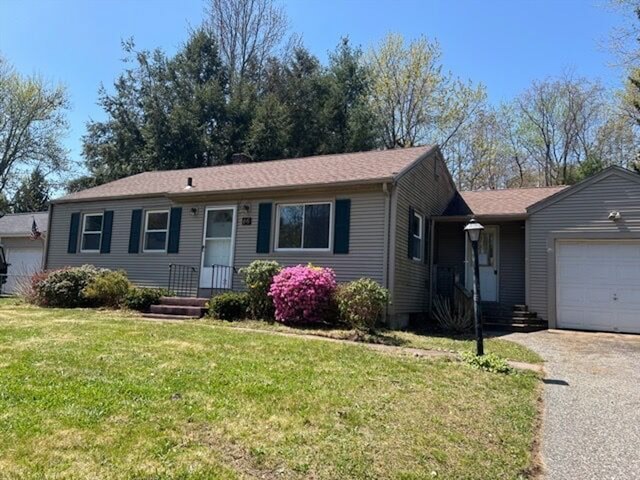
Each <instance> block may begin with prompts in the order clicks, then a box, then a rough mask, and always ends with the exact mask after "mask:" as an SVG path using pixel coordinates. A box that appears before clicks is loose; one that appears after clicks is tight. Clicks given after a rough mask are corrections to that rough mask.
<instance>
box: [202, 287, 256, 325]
mask: <svg viewBox="0 0 640 480" xmlns="http://www.w3.org/2000/svg"><path fill="white" fill-rule="evenodd" d="M248 307H249V295H248V293H246V292H227V293H222V294H220V295H216V296H215V297H213V298H212V299H211V300H210V301H209V316H210V317H212V318H217V319H218V320H229V321H231V320H242V319H243V318H246V317H247V309H248Z"/></svg>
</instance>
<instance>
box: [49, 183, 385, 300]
mask: <svg viewBox="0 0 640 480" xmlns="http://www.w3.org/2000/svg"><path fill="white" fill-rule="evenodd" d="M360 190H361V189H360ZM336 198H348V199H350V200H351V222H350V242H349V243H350V247H349V253H348V254H340V255H335V254H333V252H332V251H331V252H303V251H301V252H274V250H273V248H274V244H275V239H274V236H275V221H276V220H275V215H276V205H277V203H279V202H286V203H298V202H311V201H330V202H332V203H333V202H334V201H335V199H336ZM262 202H272V203H273V212H272V213H273V218H272V221H271V253H270V254H257V253H256V241H257V225H258V205H259V204H260V203H262ZM245 204H248V205H249V206H250V209H249V213H248V214H243V212H242V211H241V208H240V206H241V205H245ZM222 205H224V206H236V207H237V225H236V242H235V252H234V266H235V267H236V268H238V269H239V268H241V267H244V266H246V265H248V264H249V263H251V262H252V261H253V260H255V259H270V260H276V261H278V262H279V263H281V264H282V265H285V266H288V265H297V264H305V265H306V264H307V263H310V262H311V263H314V264H315V265H318V266H323V267H330V268H333V269H334V270H335V272H336V276H337V279H338V281H341V282H343V281H349V280H354V279H358V278H361V277H370V278H373V279H374V280H376V281H378V282H380V283H382V282H383V281H384V269H383V265H384V261H383V259H384V205H385V197H384V194H383V193H382V187H381V186H376V187H375V191H374V190H373V187H372V188H369V189H367V191H357V192H353V191H339V192H336V191H333V192H327V193H326V194H314V195H313V196H311V195H291V194H289V195H273V196H271V197H265V198H260V199H253V200H243V199H239V198H234V199H229V200H228V201H220V200H216V201H212V202H207V201H199V202H198V203H185V204H182V203H181V204H177V203H174V202H172V201H170V200H169V199H167V198H140V199H123V200H117V199H116V200H107V201H100V202H75V203H62V204H54V206H53V210H52V217H51V238H50V244H49V251H48V255H47V257H48V262H47V268H49V269H55V268H62V267H65V266H78V265H83V264H93V265H96V266H98V267H102V268H110V269H124V270H126V271H127V273H128V275H129V277H130V279H131V280H132V281H133V282H134V283H135V284H138V285H143V286H159V287H166V286H167V281H168V272H169V264H171V263H176V264H183V265H190V266H193V267H196V268H197V269H198V270H200V265H201V261H202V259H201V251H202V248H201V247H202V241H203V228H204V218H205V210H206V207H213V206H222ZM172 206H173V207H175V206H180V207H182V224H181V231H180V251H179V253H178V254H167V253H138V254H129V253H128V246H129V232H130V228H131V212H132V210H134V209H139V208H142V209H145V210H150V209H159V208H167V209H168V208H171V207H172ZM192 208H195V209H196V211H197V213H196V215H193V214H192V211H191V210H192ZM104 210H113V211H114V219H113V230H112V240H111V253H108V254H99V253H75V254H68V253H67V243H68V238H69V226H70V220H71V214H72V213H74V212H80V213H92V212H100V211H104ZM243 217H244V218H247V217H250V218H251V224H250V225H243V224H242V218H243ZM331 242H333V238H332V239H331ZM242 287H243V285H242V281H241V279H240V277H239V275H234V278H233V288H234V289H241V288H242ZM208 293H209V290H202V291H200V294H201V295H207V294H208Z"/></svg>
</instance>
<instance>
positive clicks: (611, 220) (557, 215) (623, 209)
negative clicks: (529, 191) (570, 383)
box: [526, 167, 640, 333]
mask: <svg viewBox="0 0 640 480" xmlns="http://www.w3.org/2000/svg"><path fill="white" fill-rule="evenodd" d="M527 211H528V213H529V217H528V219H527V223H526V230H527V245H526V251H527V261H526V266H527V272H526V281H527V288H526V291H527V303H528V305H529V306H530V308H531V309H532V310H533V311H536V312H538V315H539V316H540V317H541V318H545V319H547V320H548V322H549V327H550V328H570V329H579V330H601V331H612V332H627V333H640V175H638V174H635V173H633V172H630V171H628V170H625V169H622V168H618V167H611V168H608V169H607V170H605V171H603V172H601V173H600V174H598V175H595V176H594V177H591V178H589V179H588V180H585V181H584V182H581V183H579V184H577V185H574V186H572V187H570V188H567V189H565V190H563V191H561V192H559V193H557V194H555V195H553V196H551V197H549V198H547V199H545V200H543V201H542V202H540V203H537V204H535V205H532V206H531V207H529V208H528V209H527Z"/></svg>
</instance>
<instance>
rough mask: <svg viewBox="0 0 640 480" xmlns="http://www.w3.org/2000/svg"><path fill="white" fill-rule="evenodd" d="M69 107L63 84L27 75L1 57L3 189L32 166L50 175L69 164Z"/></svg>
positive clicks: (0, 174) (0, 188) (0, 190)
mask: <svg viewBox="0 0 640 480" xmlns="http://www.w3.org/2000/svg"><path fill="white" fill-rule="evenodd" d="M67 107H68V100H67V95H66V91H65V89H64V88H63V87H62V86H50V85H48V84H47V82H45V81H44V80H43V79H42V78H40V77H35V76H32V77H24V76H22V75H20V74H18V73H17V72H16V71H15V70H14V69H13V68H12V67H11V66H10V65H9V64H8V63H7V61H6V60H4V59H3V58H2V57H0V193H3V192H4V191H5V188H6V187H8V186H13V185H11V182H12V180H15V179H17V178H19V177H20V176H21V175H23V174H25V173H26V171H28V170H29V169H31V168H33V167H38V168H39V169H40V171H41V172H43V173H44V174H47V175H48V174H51V173H54V172H57V171H60V170H61V169H62V168H64V167H65V166H66V163H67V151H66V150H65V149H64V148H63V146H62V145H61V143H60V139H61V138H62V136H63V135H64V133H65V132H66V129H67V123H66V119H65V116H64V110H65V109H66V108H67Z"/></svg>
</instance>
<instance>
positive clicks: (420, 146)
mask: <svg viewBox="0 0 640 480" xmlns="http://www.w3.org/2000/svg"><path fill="white" fill-rule="evenodd" d="M434 146H435V144H433V145H415V146H413V147H404V148H382V149H378V150H359V151H357V152H340V153H323V154H321V155H307V156H305V157H291V158H276V159H273V160H256V161H253V162H245V163H224V164H221V165H207V166H206V167H190V168H174V169H172V170H149V171H146V172H139V173H136V174H133V175H128V176H126V177H122V178H131V177H134V176H137V175H143V174H145V173H170V172H186V171H188V170H203V169H207V168H223V167H238V166H240V165H253V164H259V163H284V162H293V161H298V160H308V159H310V158H323V157H346V156H347V155H366V154H376V153H383V152H405V151H407V150H415V149H418V148H423V149H430V148H433V147H434ZM119 180H121V179H119Z"/></svg>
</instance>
